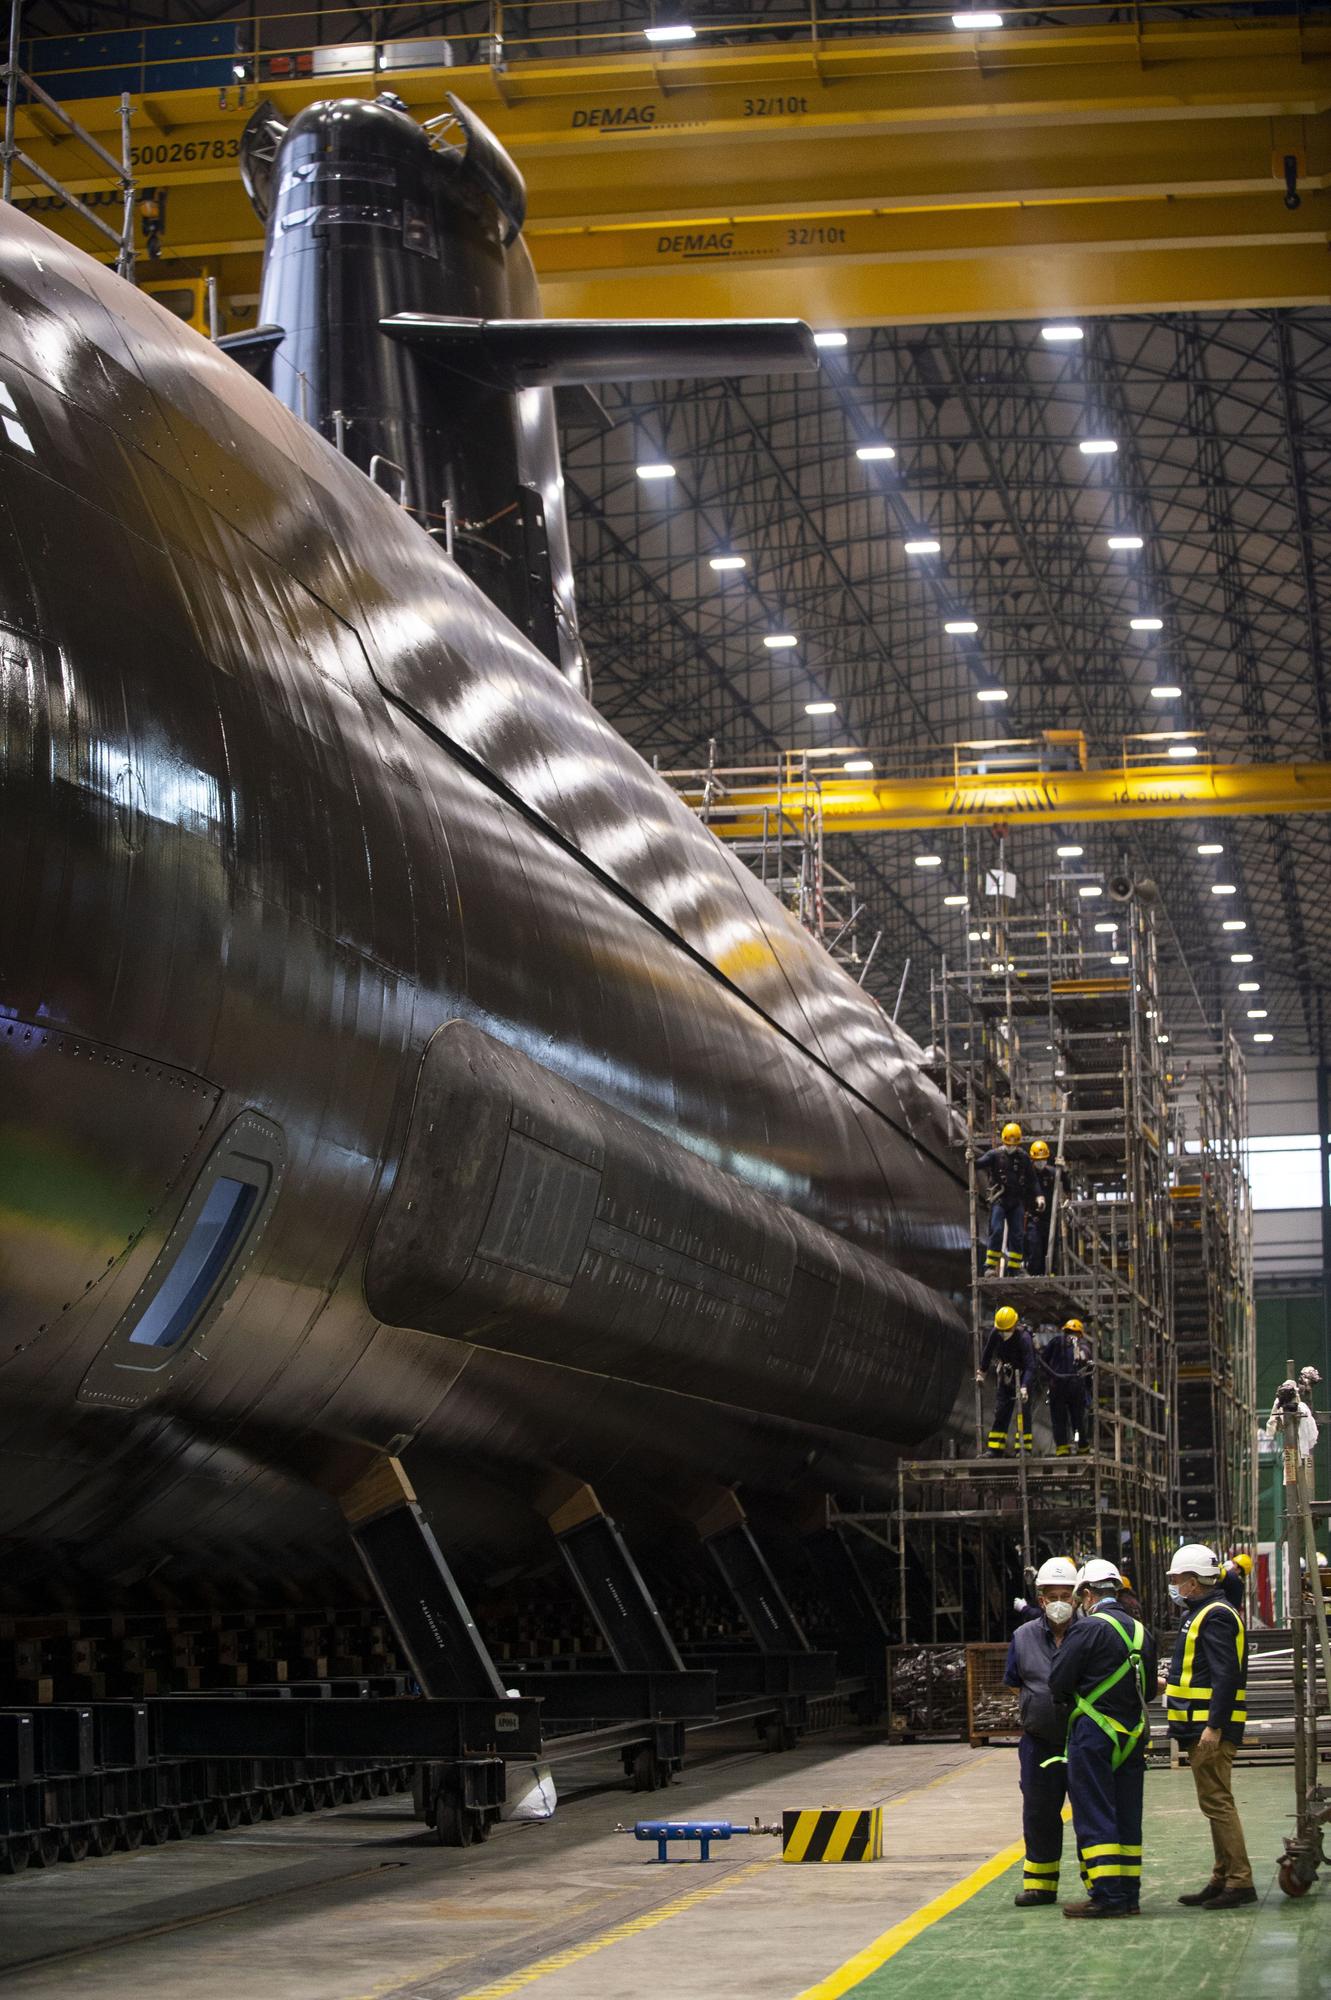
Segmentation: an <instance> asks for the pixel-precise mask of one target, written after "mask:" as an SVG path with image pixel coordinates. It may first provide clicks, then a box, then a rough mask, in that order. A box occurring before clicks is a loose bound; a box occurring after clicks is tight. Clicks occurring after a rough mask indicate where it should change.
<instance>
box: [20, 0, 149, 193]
mask: <svg viewBox="0 0 1331 2000" xmlns="http://www.w3.org/2000/svg"><path fill="white" fill-rule="evenodd" d="M17 16H18V7H17V5H16V6H15V9H14V17H15V19H17ZM10 45H11V47H13V46H14V33H13V22H12V21H11V23H10ZM17 61H18V57H17V53H16V54H15V56H14V58H13V63H14V66H15V67H16V66H17ZM18 80H19V81H20V82H21V83H22V85H23V88H24V89H25V90H26V91H28V93H29V94H30V95H31V96H33V97H35V98H36V99H37V101H38V103H39V104H44V105H45V106H46V108H47V110H48V111H49V112H51V113H52V115H53V116H54V117H56V118H58V119H59V120H60V122H61V124H62V125H64V126H66V127H67V128H68V129H69V131H70V132H72V133H73V135H74V137H75V138H76V139H81V140H82V141H83V144H84V145H85V146H86V147H87V148H88V151H89V152H90V153H96V155H97V157H98V159H99V160H101V161H103V162H104V163H105V164H106V165H107V166H108V167H109V168H110V169H111V172H112V173H113V174H114V175H115V177H116V179H117V180H119V179H120V177H121V175H122V173H123V171H124V169H123V167H122V165H121V162H120V161H119V160H118V159H117V158H116V157H115V154H114V153H108V152H107V150H106V148H105V146H104V145H103V144H102V142H101V140H100V139H94V138H93V136H92V133H91V132H88V131H85V129H84V128H83V126H82V125H80V124H79V122H78V119H77V118H71V117H70V115H69V113H68V112H67V111H66V109H65V107H64V105H63V104H62V103H61V102H60V100H59V99H58V98H56V97H52V96H51V94H50V92H49V91H46V90H43V89H42V86H41V85H40V84H39V83H36V82H34V80H33V79H32V77H30V76H29V75H28V74H27V72H26V70H18Z"/></svg>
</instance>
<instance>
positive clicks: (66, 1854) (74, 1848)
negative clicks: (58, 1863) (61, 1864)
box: [60, 1826, 92, 1861]
mask: <svg viewBox="0 0 1331 2000" xmlns="http://www.w3.org/2000/svg"><path fill="white" fill-rule="evenodd" d="M91 1837H92V1828H91V1827H90V1826H67V1827H65V1828H63V1830H62V1832H61V1835H60V1859H61V1860H62V1861H86V1860H87V1858H88V1848H89V1846H90V1844H91Z"/></svg>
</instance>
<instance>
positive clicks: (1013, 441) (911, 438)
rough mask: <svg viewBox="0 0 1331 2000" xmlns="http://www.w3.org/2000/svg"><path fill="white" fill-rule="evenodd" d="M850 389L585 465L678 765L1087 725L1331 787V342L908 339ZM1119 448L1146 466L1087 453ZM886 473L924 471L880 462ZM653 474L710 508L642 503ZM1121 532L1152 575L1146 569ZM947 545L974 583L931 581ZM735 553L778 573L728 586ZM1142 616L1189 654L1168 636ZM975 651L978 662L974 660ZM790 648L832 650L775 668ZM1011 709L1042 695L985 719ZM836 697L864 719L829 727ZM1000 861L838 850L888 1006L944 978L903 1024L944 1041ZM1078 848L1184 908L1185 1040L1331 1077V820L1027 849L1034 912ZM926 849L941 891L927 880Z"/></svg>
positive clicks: (1128, 321)
mask: <svg viewBox="0 0 1331 2000" xmlns="http://www.w3.org/2000/svg"><path fill="white" fill-rule="evenodd" d="M784 303H785V302H784V301H783V300H782V299H780V298H779V297H774V298H773V300H772V307H773V310H774V311H780V310H782V308H783V305H784ZM823 361H824V366H823V369H822V372H821V374H820V375H819V376H816V377H805V378H799V379H792V378H787V379H781V380H775V381H765V380H761V379H757V378H749V379H746V380H743V381H730V382H725V383H720V384H716V385H713V386H710V387H702V388H700V387H698V386H696V385H691V384H690V385H667V386H660V387H655V386H643V385H639V386H637V387H634V388H632V389H626V390H621V391H616V392H611V393H610V394H609V396H608V397H607V398H606V402H607V409H608V412H609V415H610V418H611V427H610V428H609V429H608V430H606V431H604V432H601V433H597V432H594V431H570V432H569V434H568V436H567V439H566V472H567V478H568V485H569V493H570V503H571V508H572V514H573V523H574V535H575V557H576V561H577V565H578V572H579V579H580V602H581V607H582V618H583V624H584V633H585V637H586V639H587V642H588V647H589V651H590V654H591V657H592V663H593V671H594V676H595V692H596V700H597V702H598V705H599V706H600V707H601V709H602V710H603V712H604V713H605V714H606V715H607V716H608V717H609V718H610V719H611V720H612V721H613V722H614V723H615V724H616V726H617V727H618V728H620V729H621V730H622V731H623V732H624V733H625V735H627V736H628V737H629V738H630V740H631V741H632V742H633V743H634V744H636V745H637V747H638V748H639V749H640V750H642V751H643V752H644V753H645V754H646V755H648V756H654V757H656V758H657V759H658V760H659V762H660V763H661V765H662V767H663V768H664V767H690V766H700V765H702V764H704V763H705V762H706V761H707V759H708V755H709V744H713V745H714V746H715V748H714V755H715V757H716V760H717V761H718V762H720V763H722V764H727V763H736V762H739V761H742V760H746V759H755V760H758V759H761V758H764V757H770V755H771V753H772V752H773V751H775V750H776V749H778V748H782V749H784V748H788V747H791V746H800V745H805V744H818V743H825V744H829V745H830V744H846V745H852V744H853V745H855V746H856V747H863V748H865V749H866V750H869V751H872V750H873V749H874V748H882V747H884V746H894V747H895V748H897V749H899V748H900V747H901V746H902V745H908V744H913V745H918V746H920V748H921V752H922V758H921V762H922V764H923V763H924V762H925V761H926V760H927V759H928V760H936V755H937V752H938V750H939V748H940V747H942V746H948V745H951V744H953V743H955V742H957V741H958V740H964V739H970V738H975V737H981V736H986V735H1000V736H1012V737H1024V736H1029V735H1032V734H1034V733H1036V732H1038V731H1040V730H1042V729H1048V728H1082V729H1084V730H1085V731H1086V733H1087V735H1088V736H1089V737H1090V738H1091V739H1092V742H1093V743H1094V744H1098V745H1103V746H1105V747H1106V748H1112V747H1113V746H1115V745H1116V744H1117V743H1118V742H1119V740H1120V739H1121V738H1122V737H1123V735H1125V734H1127V733H1135V732H1139V731H1149V730H1159V729H1172V730H1201V731H1205V732H1206V735H1207V738H1208V739H1209V744H1210V747H1211V749H1212V750H1213V751H1214V752H1215V753H1216V754H1217V755H1219V756H1223V757H1226V758H1236V759H1242V760H1247V759H1256V760H1270V759H1277V760H1283V759H1301V758H1303V759H1306V758H1326V757H1328V756H1331V715H1329V713H1328V685H1327V675H1328V667H1327V650H1328V647H1329V646H1331V314H1327V313H1326V312H1323V311H1303V312H1291V313H1280V314H1273V313H1265V314H1262V313H1253V314H1235V315H1229V316H1225V317H1215V318H1197V317H1185V316H1180V317H1177V318H1170V319H1160V318H1124V319H1118V320H1112V321H1098V322H1097V321H1089V320H1088V321H1087V322H1085V325H1084V337H1083V338H1082V339H1081V340H1079V341H1069V342H1063V343H1052V344H1051V343H1050V342H1047V341H1046V340H1045V339H1044V338H1042V333H1041V328H1040V326H1039V325H1038V324H1023V325H966V326H936V327H927V328H920V327H911V328H907V329H895V328H880V329H875V330H865V331H859V332H851V333H850V335H849V337H848V342H847V345H846V346H845V348H844V349H840V350H836V349H832V350H826V351H825V352H824V355H823ZM1095 439H1102V440H1111V441H1112V442H1113V443H1115V444H1116V445H1117V447H1118V448H1117V450H1116V451H1115V452H1113V453H1112V454H1104V455H1100V456H1089V457H1088V456H1086V455H1083V453H1082V452H1081V451H1080V449H1079V444H1080V442H1081V441H1082V440H1095ZM874 443H887V444H890V445H891V446H892V447H893V448H894V449H895V452H896V456H895V458H893V459H890V460H873V461H867V462H866V461H862V460H860V459H858V458H857V457H856V455H855V454H856V450H857V448H858V447H861V446H864V445H866V444H874ZM653 460H660V461H667V462H669V463H671V464H673V465H674V467H675V469H676V476H675V478H673V479H671V480H663V481H659V482H651V483H647V482H644V481H642V480H640V479H639V478H638V477H637V476H636V472H635V467H636V465H637V464H638V463H641V462H647V461H653ZM1111 534H1112V535H1115V536H1117V537H1127V536H1140V538H1141V540H1142V544H1143V546H1142V547H1141V549H1140V550H1139V551H1133V550H1117V551H1111V550H1110V549H1109V548H1108V547H1107V538H1108V536H1110V535H1111ZM911 538H929V539H933V540H936V541H937V542H938V543H939V544H940V545H941V546H940V552H939V554H938V555H937V556H926V557H920V556H911V555H907V554H906V553H904V548H903V544H904V543H905V541H906V540H907V539H911ZM717 553H734V554H741V555H743V556H744V557H745V559H746V565H747V566H746V567H745V568H744V569H743V570H737V571H730V572H721V573H718V572H715V571H713V570H712V569H711V568H710V567H709V560H710V558H711V557H712V556H714V555H716V554H717ZM1142 617H1148V618H1152V619H1159V620H1160V628H1159V629H1158V630H1151V631H1134V630H1132V628H1131V625H1130V620H1131V619H1133V618H1142ZM960 620H973V621H974V622H975V624H976V625H977V626H978V631H977V633H976V634H975V635H974V636H973V637H968V636H963V637H958V636H952V635H948V634H947V633H945V631H944V625H945V624H946V623H948V622H954V621H960ZM774 633H793V634H795V635H797V637H798V642H799V643H798V645H797V646H796V647H793V648H789V647H788V648H784V649H782V650H779V651H775V652H774V651H771V650H769V649H768V648H766V647H765V646H764V644H763V640H764V637H765V636H767V635H770V634H774ZM983 687H1003V688H1005V689H1006V690H1007V692H1008V700H1007V701H1006V703H1004V704H1001V705H1000V704H997V703H980V702H979V701H977V692H978V691H979V690H980V689H981V688H983ZM1154 687H1176V688H1178V689H1179V690H1180V693H1179V695H1178V697H1177V698H1164V699H1162V698H1155V697H1153V695H1152V692H1151V690H1152V688H1154ZM820 699H823V700H833V701H835V702H836V704H837V713H836V714H835V715H833V716H829V717H826V718H822V717H815V718H811V717H809V716H807V715H806V713H805V704H806V703H807V702H809V701H815V700H820ZM996 715H997V717H998V720H997V721H996V720H995V719H994V718H995V716H996ZM964 838H965V836H964V835H963V834H962V833H961V832H959V831H958V832H955V833H953V832H949V833H946V834H941V835H934V834H930V835H928V836H927V837H922V836H919V835H910V834H882V835H874V836H868V837H864V838H860V839H856V840H854V841H849V840H843V841H841V842H839V843H838V844H837V845H836V849H835V854H834V855H833V858H834V859H835V860H836V861H837V862H838V863H839V865H840V866H841V867H842V868H843V870H844V872H845V873H847V874H848V875H850V876H851V877H852V878H853V879H854V881H855V882H856V884H857V886H858V889H859V892H860V895H861V897H862V898H863V900H864V902H865V904H866V922H867V926H868V930H869V934H870V935H872V933H873V932H875V931H877V930H879V929H881V931H882V942H881V946H880V949H879V952H878V954H877V957H876V959H875V963H874V965H873V967H872V968H871V972H870V977H869V982H868V983H869V984H871V985H872V986H873V987H874V989H875V990H876V991H877V992H878V993H879V995H880V997H882V998H884V999H885V1000H887V1002H888V1003H889V1004H892V1003H893V1002H894V1000H895V997H896V993H897V990H898V986H899V983H900V979H901V975H902V971H903V968H904V966H905V962H906V960H907V959H910V960H911V964H912V972H911V976H910V978H909V979H908V980H907V990H906V997H905V1001H904V1004H903V1008H902V1018H903V1020H904V1021H906V1022H907V1024H908V1025H910V1026H912V1027H913V1028H914V1029H915V1031H916V1032H917V1033H921V1034H923V1033H925V1032H926V1031H927V1022H928V1004H927V1003H928V992H927V976H928V974H927V968H928V967H929V965H930V964H932V963H933V962H935V961H936V960H937V958H938V957H939V955H940V954H942V953H943V952H945V951H946V952H953V953H955V952H956V950H957V949H958V946H959V945H961V944H962V942H963V940H962V937H961V932H962V931H963V930H964V927H965V923H966V915H965V912H964V911H961V912H958V911H957V910H955V909H948V908H945V907H944V905H943V896H944V894H945V893H947V892H948V891H949V890H956V889H957V887H958V885H959V877H960V872H961V861H962V846H963V841H964ZM978 838H979V839H980V840H981V841H983V840H984V839H986V838H989V836H987V835H982V836H978ZM971 839H972V841H975V840H976V839H977V836H976V835H972V836H971ZM1069 840H1077V841H1080V842H1081V843H1082V844H1084V847H1085V850H1086V860H1085V862H1084V863H1081V864H1079V865H1082V866H1086V865H1089V866H1095V865H1099V866H1101V867H1102V868H1104V869H1106V870H1110V869H1115V868H1117V867H1118V866H1119V865H1120V864H1121V863H1122V862H1124V861H1126V863H1127V865H1128V867H1129V869H1130V871H1131V872H1132V873H1133V874H1134V875H1135V876H1136V877H1138V878H1139V879H1140V878H1141V877H1144V876H1145V877H1149V878H1150V879H1152V880H1153V881H1154V882H1155V883H1156V884H1157V886H1158V891H1159V895H1160V906H1161V910H1162V913H1163V917H1164V930H1165V957H1166V960H1167V967H1168V970H1167V977H1168V986H1169V991H1170V998H1171V1019H1172V1024H1173V1025H1175V1027H1176V1029H1177V1030H1181V1031H1182V1032H1183V1034H1184V1035H1185V1036H1195V1035H1196V1033H1197V1032H1198V1031H1199V1029H1200V1028H1201V1026H1202V1022H1203V1020H1205V1021H1206V1022H1209V1023H1210V1024H1212V1025H1214V1024H1215V1023H1217V1022H1218V1021H1219V1020H1220V1019H1221V1017H1222V1015H1227V1016H1228V1018H1229V1019H1230V1020H1231V1022H1232V1023H1233V1025H1234V1026H1235V1027H1236V1029H1237V1030H1238V1031H1239V1032H1240V1035H1241V1039H1242V1040H1243V1042H1244V1043H1245V1045H1246V1046H1247V1047H1248V1049H1249V1053H1250V1054H1251V1055H1259V1054H1263V1053H1265V1052H1266V1051H1268V1050H1269V1051H1270V1052H1271V1053H1273V1054H1275V1053H1280V1054H1297V1053H1301V1052H1306V1051H1307V1050H1309V1049H1316V1050H1319V1051H1325V1049H1326V1039H1327V1037H1326V1027H1327V1007H1326V995H1327V985H1328V979H1331V924H1328V922H1327V919H1326V901H1327V893H1328V885H1331V865H1329V864H1331V827H1328V825H1327V823H1326V821H1325V820H1323V819H1319V818H1316V817H1311V816H1310V817H1306V818H1297V817H1295V818H1283V819H1277V818H1255V819H1228V820H1223V821H1213V822H1211V823H1210V824H1209V825H1202V824H1200V823H1193V824H1184V823H1174V824H1160V823H1151V824H1140V825H1137V826H1134V827H1130V828H1129V827H1124V828H1122V829H1114V828H1112V827H1093V826H1091V827H1086V828H1084V829H1079V828H1075V827H1072V826H1065V827H1061V828H1057V829H1055V828H1052V827H1049V826H1047V825H1041V826H1039V827H1038V828H1034V829H1030V830H1025V831H1020V832H1016V833H1014V834H1013V835H1012V836H1011V837H1010V843H1009V863H1010V865H1013V866H1015V868H1016V871H1017V873H1018V876H1019V878H1021V880H1022V882H1023V885H1024V886H1027V887H1034V886H1035V885H1036V884H1037V883H1038V881H1039V880H1040V879H1041V878H1042V877H1043V876H1044V875H1045V873H1046V872H1047V871H1048V870H1049V869H1050V868H1052V867H1057V866H1058V864H1057V863H1056V862H1055V860H1054V848H1055V846H1056V844H1058V843H1059V842H1060V841H1062V842H1067V841H1069ZM1203 842H1210V843H1215V842H1220V843H1222V844H1223V850H1224V851H1223V853H1222V854H1221V855H1219V856H1215V855H1208V856H1199V855H1198V853H1197V851H1196V850H1197V847H1198V845H1199V844H1200V843H1203ZM922 847H923V848H928V849H930V850H932V851H935V852H940V853H942V855H943V856H944V867H943V868H942V869H941V870H922V869H917V868H916V867H915V866H914V865H913V864H914V856H915V854H916V853H918V852H919V851H921V848H922ZM829 851H830V850H829ZM975 851H976V852H977V853H978V852H981V851H982V849H977V850H975ZM1213 883H1217V884H1219V883H1232V884H1233V885H1234V888H1235V892H1236V893H1235V894H1234V895H1232V896H1226V897H1216V896H1213V895H1212V894H1211V893H1210V892H1211V886H1212V884H1213ZM1099 914H1102V912H1101V913H1099ZM1225 920H1228V921H1230V922H1231V923H1235V922H1245V923H1246V925H1247V929H1246V931H1244V932H1242V933H1237V932H1235V931H1233V930H1231V931H1224V930H1222V928H1221V925H1222V922H1223V921H1225ZM862 928H863V927H862ZM1237 949H1242V950H1245V951H1249V952H1251V953H1252V962H1251V964H1247V965H1242V966H1235V965H1234V964H1232V963H1231V953H1232V952H1233V951H1235V950H1237ZM1240 978H1242V979H1244V980H1248V981H1250V980H1252V979H1253V978H1256V979H1258V980H1259V981H1260V983H1261V987H1262V992H1261V994H1260V995H1258V996H1254V995H1251V994H1246V995H1245V994H1240V993H1239V992H1238V991H1237V985H1238V981H1239V979H1240ZM1250 1006H1262V1007H1265V1008H1266V1009H1267V1010H1268V1018H1267V1019H1265V1020H1264V1021H1261V1022H1260V1023H1254V1022H1249V1020H1248V1019H1247V1010H1248V1008H1249V1007H1250ZM1258 1032H1260V1033H1263V1034H1266V1033H1271V1034H1273V1035H1274V1040H1273V1042H1271V1043H1265V1044H1262V1045H1260V1046H1257V1045H1253V1044H1252V1042H1251V1036H1252V1034H1253V1033H1258Z"/></svg>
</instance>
